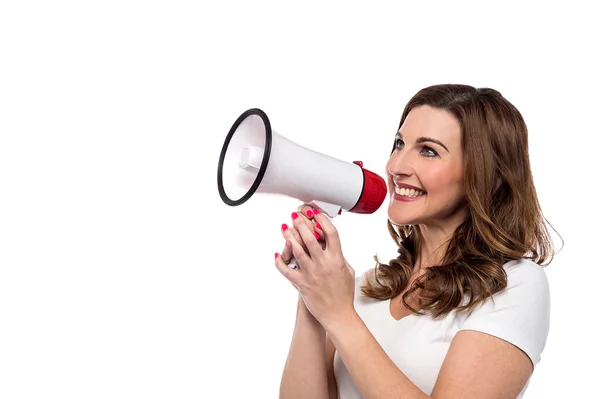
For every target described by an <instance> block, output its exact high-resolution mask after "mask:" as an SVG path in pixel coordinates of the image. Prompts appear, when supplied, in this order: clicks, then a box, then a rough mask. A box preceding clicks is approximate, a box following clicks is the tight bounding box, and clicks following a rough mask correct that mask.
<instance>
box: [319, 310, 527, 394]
mask: <svg viewBox="0 0 600 399" xmlns="http://www.w3.org/2000/svg"><path fill="white" fill-rule="evenodd" d="M326 329H327V333H328V334H329V336H330V337H331V340H332V342H333V344H334V345H335V348H336V350H337V352H338V353H339V355H340V357H341V359H342V361H343V362H344V364H345V366H346V368H347V369H348V372H349V373H350V375H351V376H352V379H353V380H354V383H355V384H356V386H357V388H358V389H359V391H360V392H361V394H362V396H363V398H365V399H380V398H381V399H383V398H402V399H424V398H434V399H450V398H453V399H454V398H461V399H475V398H476V399H507V398H516V397H517V395H518V394H519V392H520V391H521V390H522V389H523V387H524V386H525V383H526V382H527V380H528V378H529V376H530V375H531V372H532V365H531V361H530V360H529V358H528V356H527V355H526V354H525V353H524V352H522V351H521V350H520V349H519V348H517V347H516V346H514V345H513V344H510V343H509V342H507V341H504V340H502V339H500V338H497V337H494V336H492V335H488V334H485V333H482V332H478V331H461V332H459V333H458V334H457V335H456V337H455V338H454V340H453V341H452V344H451V345H450V349H449V351H448V355H447V356H446V358H445V360H444V363H443V365H442V369H441V370H440V373H439V376H438V380H437V382H436V385H435V387H434V389H433V393H432V395H431V396H428V395H427V394H425V393H424V392H423V391H421V390H420V389H419V388H418V387H417V386H416V385H415V384H414V383H413V382H412V381H410V380H409V379H408V377H407V376H406V375H405V374H404V373H402V371H401V370H400V369H399V368H398V367H397V366H396V365H395V364H394V363H393V362H392V360H391V359H390V358H389V357H388V356H387V354H386V353H385V352H384V350H383V349H382V348H381V346H380V345H379V343H378V342H377V341H376V340H375V338H374V337H373V335H372V334H371V332H370V331H369V330H368V328H367V327H366V325H365V324H364V322H363V321H362V319H361V318H360V317H359V316H358V314H356V313H353V314H348V315H340V317H339V318H338V319H337V321H335V322H333V323H330V324H328V325H326Z"/></svg>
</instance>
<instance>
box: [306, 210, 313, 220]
mask: <svg viewBox="0 0 600 399" xmlns="http://www.w3.org/2000/svg"><path fill="white" fill-rule="evenodd" d="M306 216H308V217H309V218H311V217H313V211H311V210H310V209H309V210H308V211H306Z"/></svg>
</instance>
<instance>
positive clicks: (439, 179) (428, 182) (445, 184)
mask: <svg viewBox="0 0 600 399" xmlns="http://www.w3.org/2000/svg"><path fill="white" fill-rule="evenodd" d="M421 179H422V180H421V182H422V184H423V186H424V188H425V190H427V192H432V191H433V192H435V191H445V192H455V191H457V190H461V189H462V175H461V174H460V173H457V172H456V171H449V170H448V169H447V168H445V169H442V168H439V169H430V170H428V171H427V173H425V175H422V176H421Z"/></svg>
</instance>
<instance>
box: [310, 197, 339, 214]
mask: <svg viewBox="0 0 600 399" xmlns="http://www.w3.org/2000/svg"><path fill="white" fill-rule="evenodd" d="M307 205H310V206H314V207H316V208H317V209H319V212H322V213H324V214H326V215H327V216H329V217H330V218H334V217H336V216H337V215H339V213H340V211H341V210H342V207H341V206H339V205H335V204H330V203H328V202H323V201H316V200H315V201H312V202H311V203H310V204H307Z"/></svg>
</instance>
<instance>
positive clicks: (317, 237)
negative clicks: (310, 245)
mask: <svg viewBox="0 0 600 399" xmlns="http://www.w3.org/2000/svg"><path fill="white" fill-rule="evenodd" d="M313 234H314V235H315V238H316V239H317V240H318V239H319V238H321V236H320V235H319V233H317V232H316V231H313Z"/></svg>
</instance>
